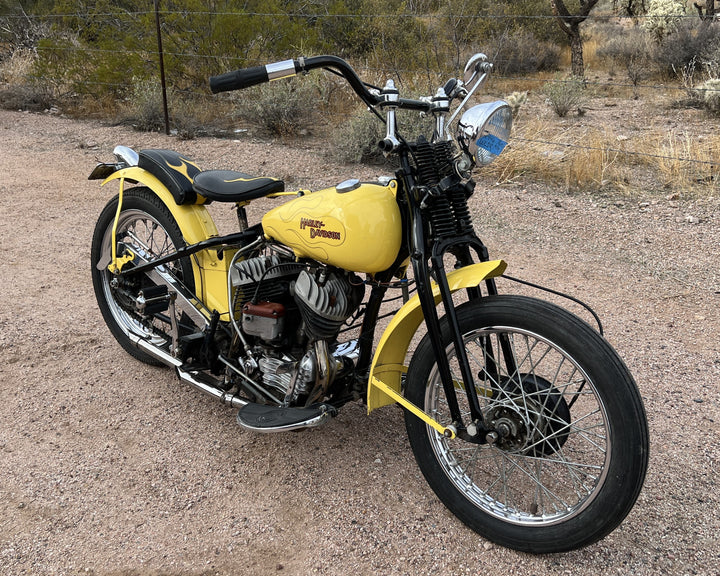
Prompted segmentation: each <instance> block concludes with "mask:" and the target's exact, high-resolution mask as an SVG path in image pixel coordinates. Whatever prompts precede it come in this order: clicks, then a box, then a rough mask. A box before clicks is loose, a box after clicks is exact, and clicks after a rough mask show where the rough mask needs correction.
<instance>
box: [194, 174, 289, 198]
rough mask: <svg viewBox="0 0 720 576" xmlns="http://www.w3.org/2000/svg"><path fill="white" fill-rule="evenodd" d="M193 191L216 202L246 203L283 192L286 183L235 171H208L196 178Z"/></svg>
mask: <svg viewBox="0 0 720 576" xmlns="http://www.w3.org/2000/svg"><path fill="white" fill-rule="evenodd" d="M193 189H194V190H195V192H196V193H198V194H200V195H201V196H204V197H205V198H207V199H208V200H214V201H216V202H246V201H249V200H255V199H256V198H263V197H265V196H267V195H268V194H273V193H275V192H283V191H284V190H285V182H283V181H282V180H278V179H277V178H269V177H266V176H261V177H259V178H255V177H253V176H250V175H249V174H244V173H243V172H236V171H234V170H207V171H205V172H200V173H199V174H197V175H196V176H195V178H194V182H193Z"/></svg>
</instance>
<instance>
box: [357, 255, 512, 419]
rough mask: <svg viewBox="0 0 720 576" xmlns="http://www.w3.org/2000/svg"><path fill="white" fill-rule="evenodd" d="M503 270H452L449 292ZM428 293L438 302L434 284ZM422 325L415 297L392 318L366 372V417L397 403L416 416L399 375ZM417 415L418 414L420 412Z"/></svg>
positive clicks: (499, 264) (498, 266)
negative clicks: (368, 375)
mask: <svg viewBox="0 0 720 576" xmlns="http://www.w3.org/2000/svg"><path fill="white" fill-rule="evenodd" d="M505 268H507V264H506V263H505V261H503V260H494V261H492V262H480V263H478V264H472V265H470V266H466V267H465V268H460V269H459V270H454V271H452V272H450V273H449V274H448V275H447V280H448V285H449V286H450V291H451V292H456V291H458V290H462V289H464V288H474V287H476V286H477V285H478V284H480V282H482V281H483V280H487V279H489V278H495V277H497V276H500V275H501V274H502V273H503V272H504V271H505ZM432 289H433V296H434V297H435V304H436V305H437V304H438V302H440V299H441V297H440V289H439V287H438V286H437V284H435V283H433V285H432ZM422 322H423V313H422V309H421V308H420V298H419V296H418V295H417V294H416V295H415V296H413V297H412V298H411V299H410V300H408V301H407V303H405V305H404V306H403V307H402V308H400V310H398V312H397V313H396V314H395V316H393V318H392V320H391V321H390V323H389V324H388V326H387V328H386V329H385V332H383V335H382V337H381V338H380V342H379V343H378V346H377V350H376V351H375V357H374V359H373V363H372V367H371V368H370V378H369V381H368V394H367V404H368V413H370V412H372V411H373V410H374V409H375V408H380V407H381V406H387V405H389V404H394V403H395V402H399V403H400V404H402V405H403V407H405V408H407V409H408V410H410V411H411V412H414V413H416V414H417V412H416V411H418V410H419V408H417V407H416V406H414V405H412V404H410V402H408V401H407V400H405V398H404V397H403V396H402V389H401V388H402V385H401V382H402V375H403V374H404V373H406V372H407V366H406V365H405V364H404V362H405V356H406V355H407V351H408V348H409V346H410V342H411V340H412V338H413V336H414V335H415V333H416V332H417V329H418V328H419V326H420V324H421V323H422ZM420 412H421V413H422V411H421V410H420ZM424 416H426V418H425V417H423V416H420V415H419V417H421V418H422V419H423V420H425V421H426V422H428V424H430V425H431V426H433V427H435V428H436V429H441V428H442V427H440V428H438V426H439V425H438V426H435V425H436V424H437V422H435V420H433V419H432V418H430V417H429V416H427V415H426V414H425V415H424Z"/></svg>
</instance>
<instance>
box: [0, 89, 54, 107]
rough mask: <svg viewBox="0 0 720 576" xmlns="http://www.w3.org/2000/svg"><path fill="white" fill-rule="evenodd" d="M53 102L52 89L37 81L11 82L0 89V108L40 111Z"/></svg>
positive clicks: (50, 105)
mask: <svg viewBox="0 0 720 576" xmlns="http://www.w3.org/2000/svg"><path fill="white" fill-rule="evenodd" d="M54 103H55V98H54V97H53V94H52V91H51V90H49V89H48V88H47V87H46V86H42V85H41V84H38V83H30V84H12V85H9V86H7V87H6V88H4V89H2V90H0V108H3V109H4V110H28V111H30V112H42V111H43V110H47V109H48V108H51V107H52V106H53V105H54Z"/></svg>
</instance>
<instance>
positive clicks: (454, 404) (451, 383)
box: [411, 214, 514, 444]
mask: <svg viewBox="0 0 720 576" xmlns="http://www.w3.org/2000/svg"><path fill="white" fill-rule="evenodd" d="M417 216H419V214H416V217H415V218H414V219H413V220H414V223H413V236H414V237H413V245H414V252H413V254H411V262H412V265H413V271H414V274H415V282H416V284H417V291H418V294H419V298H420V305H421V308H422V311H423V315H424V317H425V324H426V326H427V330H428V336H429V338H430V342H431V344H432V347H433V352H434V355H435V359H436V362H437V367H438V372H439V375H440V379H441V381H442V386H443V390H444V392H445V397H446V399H447V403H448V408H449V410H450V414H451V417H452V424H451V427H452V429H453V432H454V433H455V434H456V435H457V436H458V437H459V438H462V439H463V440H466V441H469V442H474V443H479V444H484V443H486V442H488V441H489V440H490V438H491V437H492V433H493V430H491V429H489V428H488V427H487V426H486V424H485V421H484V416H483V412H482V407H481V406H480V401H479V398H478V390H477V388H476V386H475V383H476V380H477V379H478V378H480V377H481V376H482V377H483V379H487V378H489V379H490V380H491V381H495V382H497V381H498V367H497V361H496V356H495V351H494V350H493V349H492V346H491V344H490V340H489V339H483V340H482V341H481V342H480V345H481V347H482V349H483V359H484V366H482V367H481V372H480V373H478V374H473V370H472V368H471V366H470V362H469V360H468V356H467V351H466V348H465V342H464V338H463V334H462V331H461V329H460V325H459V322H458V318H457V314H456V311H455V304H454V302H453V298H452V292H451V290H450V287H449V285H448V280H447V275H446V273H445V265H444V261H443V259H444V256H445V254H446V253H448V252H449V251H451V250H452V253H453V254H454V255H455V256H456V257H457V259H458V265H459V266H461V267H464V266H469V265H470V264H472V263H473V260H472V255H471V249H472V250H474V251H475V252H476V253H477V255H478V257H479V259H480V260H481V261H487V260H488V259H489V258H488V255H487V249H486V247H485V246H484V245H483V244H482V242H481V241H480V239H479V238H477V236H475V235H474V234H472V235H470V234H467V235H464V236H460V237H454V238H451V239H446V240H440V241H435V242H432V243H431V248H430V249H426V248H425V247H426V246H427V244H426V242H425V231H424V228H423V224H422V219H421V218H419V217H417ZM432 281H434V282H435V283H436V284H437V285H438V288H439V291H440V298H441V301H442V304H443V309H444V312H445V316H446V318H447V322H448V325H449V329H450V336H451V341H452V345H453V347H454V351H455V358H456V360H457V363H458V368H459V371H460V374H459V376H460V380H461V382H460V383H459V384H460V385H458V382H457V380H458V379H457V375H456V376H455V378H454V377H453V374H452V369H451V367H450V360H449V358H448V354H447V350H446V349H445V346H444V343H443V338H442V334H441V328H440V317H439V314H438V310H439V307H438V306H437V303H436V301H435V297H434V296H433V291H432ZM486 290H487V293H488V294H489V295H494V294H497V288H496V285H495V282H494V280H493V279H488V280H486ZM481 297H482V294H481V290H480V287H479V286H478V287H476V288H471V289H469V290H468V298H469V299H471V300H473V299H477V298H481ZM501 347H502V350H500V351H498V352H500V353H502V354H503V355H504V357H505V362H506V363H508V368H509V369H511V370H512V368H511V365H512V364H514V360H513V355H512V352H511V349H510V346H509V344H508V343H502V342H501ZM510 373H513V372H510ZM458 390H464V392H465V395H466V396H467V404H468V408H469V414H465V415H463V413H462V411H461V409H460V404H459V401H458V396H457V394H458Z"/></svg>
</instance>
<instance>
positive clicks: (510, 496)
mask: <svg viewBox="0 0 720 576" xmlns="http://www.w3.org/2000/svg"><path fill="white" fill-rule="evenodd" d="M457 316H458V321H459V324H460V331H461V333H462V334H463V339H464V342H465V349H466V351H467V355H468V360H469V362H470V366H471V370H472V371H473V375H474V378H475V386H476V390H477V392H478V397H479V401H480V405H481V409H482V412H483V416H484V419H485V421H486V426H488V427H489V428H493V429H495V430H498V431H501V432H502V434H500V436H499V438H498V440H497V441H496V442H495V443H494V444H487V443H484V444H476V443H472V442H466V441H463V440H461V439H458V438H456V439H453V440H450V439H448V438H446V437H444V436H442V435H441V434H439V433H437V432H436V431H435V430H434V429H433V428H431V427H429V426H427V425H426V424H424V423H423V422H422V421H421V420H420V419H418V418H417V417H415V416H413V415H412V414H411V413H409V412H406V413H405V423H406V428H407V432H408V436H409V440H410V444H411V446H412V449H413V453H414V455H415V459H416V461H417V463H418V466H419V467H420V469H421V471H422V473H423V475H424V476H425V478H426V479H427V481H428V483H429V484H430V486H431V487H432V489H433V490H434V492H435V493H436V494H437V496H438V497H439V498H440V500H441V501H442V502H443V503H444V504H445V505H446V506H447V507H448V508H449V509H450V511H451V512H453V514H455V515H456V516H457V517H458V518H459V519H460V520H462V521H463V522H464V523H465V524H467V525H468V526H469V527H470V528H472V529H473V530H475V531H476V532H478V533H479V534H480V535H482V536H483V537H485V538H487V539H489V540H492V541H494V542H496V543H498V544H501V545H503V546H506V547H508V548H513V549H516V550H523V551H528V552H535V553H550V552H562V551H567V550H573V549H576V548H580V547H582V546H587V545H588V544H591V543H593V542H595V541H597V540H599V539H601V538H603V537H604V536H606V535H607V534H608V533H610V532H611V531H612V530H613V529H615V528H616V527H617V526H618V525H619V524H620V522H622V520H623V519H624V518H625V516H626V515H627V514H628V513H629V512H630V510H631V508H632V506H633V505H634V503H635V501H636V499H637V497H638V495H639V493H640V489H641V488H642V485H643V481H644V478H645V472H646V469H647V464H648V429H647V421H646V417H645V411H644V408H643V405H642V400H641V398H640V394H639V392H638V389H637V387H636V385H635V382H634V381H633V378H632V376H631V375H630V373H629V371H628V369H627V368H626V366H625V364H624V363H623V362H622V360H621V359H620V358H619V357H618V355H617V353H616V352H615V351H614V350H613V349H612V347H611V346H610V345H609V344H608V343H607V341H606V340H604V339H603V338H602V337H601V336H600V335H599V334H597V332H595V331H594V330H593V329H592V328H590V326H588V325H587V324H586V323H584V322H583V321H581V320H580V319H578V318H577V317H575V316H573V315H572V314H570V313H568V312H567V311H565V310H563V309H562V308H559V307H557V306H555V305H552V304H549V303H547V302H543V301H540V300H535V299H532V298H526V297H521V296H492V297H488V298H483V299H481V300H474V301H471V302H468V303H466V304H464V305H462V306H460V307H458V309H457ZM442 337H443V343H444V347H445V350H446V353H447V356H448V358H449V359H450V365H451V370H452V373H453V380H454V382H455V383H456V384H455V391H456V395H457V397H458V401H459V402H460V409H461V412H463V418H464V419H465V422H464V424H465V425H467V424H468V423H469V422H468V421H467V420H468V419H469V409H468V404H467V397H466V395H465V392H464V384H463V383H462V381H461V377H460V371H459V367H458V363H457V361H456V359H455V350H454V346H453V345H452V341H451V337H450V330H449V327H448V322H447V321H445V320H443V322H442ZM513 364H514V365H513ZM405 395H406V397H407V398H408V400H410V401H411V402H413V403H414V404H416V405H417V406H420V407H423V408H424V410H425V411H426V412H427V413H429V414H430V415H431V416H432V417H433V418H435V419H436V420H438V421H439V422H440V423H441V424H443V425H445V426H447V425H449V424H450V423H451V417H450V413H449V410H448V405H447V402H446V399H445V393H444V389H443V386H442V383H441V381H440V377H439V374H438V369H437V365H436V363H435V357H434V353H433V350H432V346H431V344H430V341H429V338H428V337H427V336H426V337H425V338H424V339H423V341H422V342H421V343H420V345H419V346H418V348H417V350H416V352H415V354H414V355H413V359H412V361H411V363H410V367H409V370H408V374H407V384H406V392H405Z"/></svg>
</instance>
